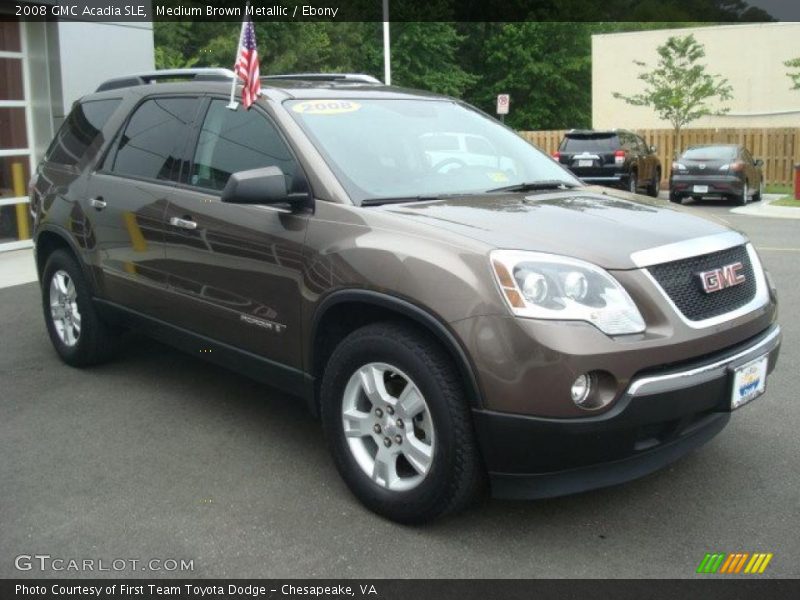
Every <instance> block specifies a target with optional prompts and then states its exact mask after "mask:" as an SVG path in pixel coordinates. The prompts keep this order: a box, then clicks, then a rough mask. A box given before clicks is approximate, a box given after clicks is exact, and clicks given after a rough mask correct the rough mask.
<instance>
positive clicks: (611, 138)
mask: <svg viewBox="0 0 800 600" xmlns="http://www.w3.org/2000/svg"><path fill="white" fill-rule="evenodd" d="M617 148H619V140H618V139H617V136H616V135H588V136H575V137H570V136H567V137H565V138H564V141H563V142H562V143H561V150H563V151H564V152H584V151H589V150H591V151H594V152H613V151H614V150H616V149H617Z"/></svg>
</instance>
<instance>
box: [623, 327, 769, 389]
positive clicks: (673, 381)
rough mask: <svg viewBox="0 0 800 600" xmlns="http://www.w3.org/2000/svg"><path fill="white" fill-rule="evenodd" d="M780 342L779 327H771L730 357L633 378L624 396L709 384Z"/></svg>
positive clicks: (766, 352) (765, 353) (763, 353)
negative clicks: (692, 366) (694, 366)
mask: <svg viewBox="0 0 800 600" xmlns="http://www.w3.org/2000/svg"><path fill="white" fill-rule="evenodd" d="M780 342H781V328H780V325H774V326H773V329H772V331H770V332H769V333H768V334H767V335H766V336H765V337H763V338H761V339H760V340H759V341H757V342H756V343H755V344H753V345H752V346H750V347H748V348H745V349H744V350H742V351H740V352H737V353H736V354H734V355H733V356H729V357H727V358H723V359H721V360H718V361H715V362H713V363H710V364H708V365H704V366H702V367H696V368H694V369H687V370H685V371H677V372H673V373H666V374H664V375H653V376H650V377H642V378H640V379H634V380H633V382H631V384H630V386H629V387H628V389H627V391H626V392H625V394H626V395H627V396H649V395H651V394H659V393H662V392H667V391H671V390H679V389H684V388H688V387H692V386H695V385H699V384H701V383H705V382H706V381H712V380H714V379H716V378H717V377H720V376H722V375H724V374H725V372H726V371H727V369H728V368H729V367H731V366H732V365H733V364H734V363H737V362H741V363H742V364H744V363H746V362H747V361H748V360H750V359H754V358H758V357H760V356H764V355H767V354H769V353H770V352H772V351H773V350H774V349H775V348H777V347H778V346H779V345H780Z"/></svg>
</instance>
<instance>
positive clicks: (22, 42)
mask: <svg viewBox="0 0 800 600" xmlns="http://www.w3.org/2000/svg"><path fill="white" fill-rule="evenodd" d="M9 4H10V3H9ZM11 9H13V5H6V6H0V251H1V250H10V249H15V248H21V247H26V246H29V245H30V243H31V242H30V233H31V228H30V214H29V211H28V195H27V194H28V192H27V187H28V181H29V180H30V176H31V173H32V172H33V169H34V168H35V165H36V162H37V161H38V160H39V159H40V158H41V156H42V155H43V154H44V151H45V150H46V149H47V145H48V144H49V143H50V140H51V139H52V137H53V134H54V132H55V130H56V129H57V128H58V127H59V126H60V124H61V122H62V121H63V119H64V117H65V116H66V115H67V114H68V113H69V110H70V107H71V105H72V103H73V102H74V101H75V100H77V99H78V98H80V97H81V96H83V95H85V94H88V93H91V92H93V91H94V90H95V89H96V88H97V85H98V84H99V83H101V82H102V81H104V80H106V79H110V78H111V77H117V76H120V75H123V74H127V73H135V72H137V71H151V70H153V69H154V56H153V25H152V23H88V22H53V23H44V22H20V21H17V20H14V17H13V16H12V14H11Z"/></svg>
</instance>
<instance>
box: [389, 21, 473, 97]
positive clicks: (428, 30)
mask: <svg viewBox="0 0 800 600" xmlns="http://www.w3.org/2000/svg"><path fill="white" fill-rule="evenodd" d="M462 41H463V37H462V36H460V35H459V34H458V32H457V31H456V28H455V26H454V25H453V24H452V23H441V22H425V23H395V24H393V25H392V83H393V84H395V85H402V86H406V87H413V88H421V89H425V90H430V91H433V92H437V93H439V94H448V95H450V96H458V97H461V96H463V94H464V90H465V89H466V88H467V87H468V86H470V85H472V84H473V83H475V81H476V80H477V77H475V76H474V75H473V74H471V73H468V72H467V71H465V70H464V69H463V68H462V67H461V66H460V65H459V60H458V50H459V46H460V44H461V42H462ZM382 58H383V57H382V56H381V59H382ZM381 62H382V60H381Z"/></svg>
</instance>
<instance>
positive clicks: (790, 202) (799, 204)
mask: <svg viewBox="0 0 800 600" xmlns="http://www.w3.org/2000/svg"><path fill="white" fill-rule="evenodd" d="M769 205H770V206H792V207H794V208H800V200H795V199H794V197H793V196H784V197H783V198H779V199H778V200H775V202H770V203H769Z"/></svg>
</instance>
